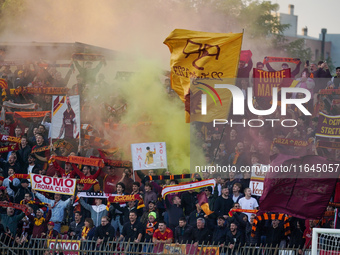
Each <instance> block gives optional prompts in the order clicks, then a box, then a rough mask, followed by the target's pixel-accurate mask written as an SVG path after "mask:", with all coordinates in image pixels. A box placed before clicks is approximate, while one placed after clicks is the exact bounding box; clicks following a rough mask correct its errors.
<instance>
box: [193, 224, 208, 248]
mask: <svg viewBox="0 0 340 255" xmlns="http://www.w3.org/2000/svg"><path fill="white" fill-rule="evenodd" d="M192 237H193V242H198V244H202V243H203V242H204V243H205V244H206V243H208V242H209V243H211V232H210V231H209V230H208V228H206V227H204V228H201V229H198V228H195V229H194V232H193V236H192Z"/></svg>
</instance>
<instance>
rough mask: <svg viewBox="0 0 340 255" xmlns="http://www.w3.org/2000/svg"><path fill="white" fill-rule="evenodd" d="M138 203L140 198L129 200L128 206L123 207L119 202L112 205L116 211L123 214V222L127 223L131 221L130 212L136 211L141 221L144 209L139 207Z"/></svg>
mask: <svg viewBox="0 0 340 255" xmlns="http://www.w3.org/2000/svg"><path fill="white" fill-rule="evenodd" d="M137 203H138V200H137V201H129V202H127V203H126V206H124V207H121V206H120V205H119V203H113V204H112V206H113V207H114V209H115V210H116V211H119V212H121V213H122V214H123V221H122V223H125V222H127V221H129V216H130V212H135V213H136V215H137V218H138V221H139V219H140V217H141V216H142V213H143V209H142V208H140V209H137Z"/></svg>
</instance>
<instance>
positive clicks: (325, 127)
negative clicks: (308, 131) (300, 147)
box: [315, 112, 340, 138]
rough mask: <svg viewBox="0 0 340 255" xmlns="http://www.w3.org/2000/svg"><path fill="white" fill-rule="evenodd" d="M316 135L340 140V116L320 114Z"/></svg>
mask: <svg viewBox="0 0 340 255" xmlns="http://www.w3.org/2000/svg"><path fill="white" fill-rule="evenodd" d="M315 135H316V136H321V137H329V138H340V115H335V116H331V115H327V114H324V113H322V112H320V113H319V122H318V127H317V128H316V133H315Z"/></svg>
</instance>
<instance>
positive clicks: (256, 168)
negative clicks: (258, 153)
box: [249, 164, 269, 196]
mask: <svg viewBox="0 0 340 255" xmlns="http://www.w3.org/2000/svg"><path fill="white" fill-rule="evenodd" d="M268 167H269V166H268V165H261V164H255V165H253V166H252V171H251V177H250V183H249V188H250V189H251V194H252V195H255V196H262V193H263V183H264V178H265V177H266V173H267V171H268Z"/></svg>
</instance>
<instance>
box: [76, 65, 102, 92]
mask: <svg viewBox="0 0 340 255" xmlns="http://www.w3.org/2000/svg"><path fill="white" fill-rule="evenodd" d="M72 60H73V63H74V64H75V66H76V68H77V70H78V71H79V74H80V76H81V77H82V78H83V80H84V82H85V84H95V83H96V75H97V74H98V72H99V70H100V69H101V68H102V66H103V64H104V59H102V60H100V62H99V64H98V65H97V66H96V67H95V68H92V62H90V61H87V62H86V63H85V67H82V66H81V65H80V64H79V63H78V61H76V60H74V59H72ZM80 95H82V94H80Z"/></svg>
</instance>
